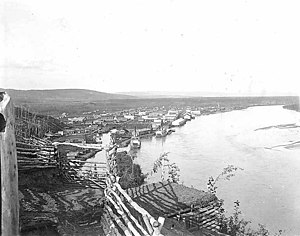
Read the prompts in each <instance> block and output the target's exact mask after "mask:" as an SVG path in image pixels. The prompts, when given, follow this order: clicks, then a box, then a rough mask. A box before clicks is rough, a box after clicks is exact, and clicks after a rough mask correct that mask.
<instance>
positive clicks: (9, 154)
mask: <svg viewBox="0 0 300 236" xmlns="http://www.w3.org/2000/svg"><path fill="white" fill-rule="evenodd" d="M14 123H15V117H14V106H13V104H12V102H11V100H10V97H9V96H8V95H7V94H6V93H3V92H1V93H0V149H1V152H0V157H1V235H4V236H6V235H7V236H9V235H18V234H19V198H18V165H17V152H16V140H15V130H14Z"/></svg>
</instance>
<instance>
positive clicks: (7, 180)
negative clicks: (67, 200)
mask: <svg viewBox="0 0 300 236" xmlns="http://www.w3.org/2000/svg"><path fill="white" fill-rule="evenodd" d="M14 122H15V120H14V107H13V104H12V102H11V99H10V97H9V96H8V95H7V94H6V93H5V92H1V93H0V149H1V152H0V157H1V204H0V206H1V221H0V222H1V225H0V226H1V235H4V236H5V235H18V234H19V232H18V231H19V204H18V171H31V170H32V169H34V168H39V169H46V168H58V169H59V170H60V171H61V173H63V174H65V175H66V176H65V177H66V178H69V180H74V179H75V180H76V179H77V180H78V179H83V180H88V181H90V182H91V183H92V184H93V185H94V186H96V187H97V188H102V189H104V195H105V203H106V204H104V213H103V216H102V219H101V220H102V222H103V228H104V229H105V230H104V231H105V232H106V234H107V235H126V236H131V235H134V236H139V235H146V236H150V235H151V236H162V234H161V230H162V227H163V225H164V222H165V218H164V217H158V219H155V218H154V217H153V216H152V215H151V214H150V213H149V212H148V211H146V210H145V209H144V208H142V207H141V206H139V205H138V204H137V203H136V202H135V201H133V200H132V198H131V197H130V196H129V194H128V193H127V192H126V191H125V190H124V189H123V188H122V187H121V185H120V184H119V179H120V177H118V176H117V166H116V154H117V145H116V144H114V143H111V144H110V145H109V147H107V148H106V163H105V162H103V163H101V162H92V161H80V160H63V159H62V158H60V157H59V155H58V151H57V148H56V146H55V145H52V143H51V142H49V141H45V140H43V139H40V138H38V137H31V138H21V139H20V138H19V137H18V142H16V138H15V130H14ZM66 173H67V174H66ZM207 211H208V212H210V211H213V212H212V213H213V214H215V213H216V212H215V209H214V208H212V209H207ZM166 217H168V218H176V217H177V218H178V220H180V218H181V216H180V213H179V214H178V213H176V214H175V215H174V214H173V215H166ZM201 218H202V215H200V214H193V215H190V216H189V215H184V217H183V220H184V221H185V222H186V224H187V225H188V226H189V228H191V229H194V228H195V229H199V228H200V227H203V226H205V227H207V228H209V227H210V226H213V227H215V226H216V225H217V223H216V222H215V220H214V219H211V220H210V219H202V220H201V223H200V224H199V219H201ZM181 220H182V219H181Z"/></svg>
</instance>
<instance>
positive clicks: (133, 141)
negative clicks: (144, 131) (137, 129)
mask: <svg viewBox="0 0 300 236" xmlns="http://www.w3.org/2000/svg"><path fill="white" fill-rule="evenodd" d="M130 147H131V148H134V149H135V148H140V147H141V140H140V138H139V137H137V136H133V137H132V138H131V140H130Z"/></svg>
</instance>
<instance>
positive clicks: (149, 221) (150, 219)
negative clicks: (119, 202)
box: [114, 183, 156, 234]
mask: <svg viewBox="0 0 300 236" xmlns="http://www.w3.org/2000/svg"><path fill="white" fill-rule="evenodd" d="M114 186H115V187H116V188H117V189H118V190H119V192H120V193H121V194H122V195H123V196H124V197H125V199H126V200H127V201H128V203H129V204H130V205H131V206H132V207H133V208H134V209H135V210H136V211H137V212H139V213H140V214H141V215H142V217H143V220H144V223H145V225H146V226H147V229H148V232H149V233H150V234H152V233H153V227H152V226H153V224H154V222H155V221H156V220H155V219H154V217H153V216H151V215H150V214H149V213H148V212H147V211H146V210H145V209H143V208H142V207H140V206H139V205H138V204H137V203H136V202H134V201H133V200H132V199H131V198H130V196H129V195H128V194H127V193H126V191H124V190H123V189H122V187H121V185H120V184H119V183H115V184H114Z"/></svg>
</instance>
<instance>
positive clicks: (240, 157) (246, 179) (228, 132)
mask: <svg viewBox="0 0 300 236" xmlns="http://www.w3.org/2000/svg"><path fill="white" fill-rule="evenodd" d="M297 124H298V125H300V113H297V112H295V111H290V110H286V109H283V108H282V106H258V107H250V108H248V109H245V110H237V111H232V112H227V113H219V114H213V115H208V116H199V117H197V118H196V119H195V120H192V121H190V122H188V123H187V124H186V125H184V126H182V127H179V128H176V132H175V133H172V134H171V135H169V136H167V137H165V138H160V139H158V138H155V137H153V138H151V139H144V140H142V147H141V149H140V150H139V151H138V152H137V158H136V162H137V163H139V164H140V165H141V167H142V170H143V172H144V173H148V172H150V171H151V169H152V167H153V163H154V161H155V160H156V159H157V158H158V157H159V156H160V154H162V153H164V152H169V154H168V158H169V159H170V161H171V162H175V163H176V164H177V165H178V166H179V168H180V183H184V184H185V185H187V186H193V187H194V188H197V189H202V190H206V184H207V180H208V178H209V177H210V176H213V177H216V176H217V175H218V174H220V173H221V172H222V170H223V168H224V167H226V166H228V165H229V164H232V165H234V166H237V167H240V168H243V170H239V171H237V172H236V175H235V176H234V177H232V178H231V179H230V180H229V181H225V180H224V181H220V182H218V185H217V186H218V189H217V196H218V197H219V198H221V199H224V201H225V209H226V210H227V211H228V212H232V210H233V202H234V201H236V200H239V201H240V208H241V211H242V213H243V214H242V217H243V218H245V219H246V220H251V221H252V222H253V226H254V227H255V226H257V223H261V224H265V225H266V226H267V228H268V229H270V230H271V231H272V232H275V231H277V230H279V229H282V230H285V231H284V235H300V145H299V144H297V143H294V142H297V141H300V126H297ZM101 153H102V152H101ZM99 155H101V154H100V153H99ZM159 179H160V175H158V174H157V175H153V176H150V177H149V178H148V180H147V181H148V182H153V181H158V180H159Z"/></svg>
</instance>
